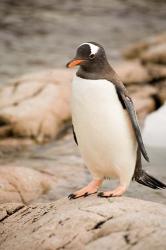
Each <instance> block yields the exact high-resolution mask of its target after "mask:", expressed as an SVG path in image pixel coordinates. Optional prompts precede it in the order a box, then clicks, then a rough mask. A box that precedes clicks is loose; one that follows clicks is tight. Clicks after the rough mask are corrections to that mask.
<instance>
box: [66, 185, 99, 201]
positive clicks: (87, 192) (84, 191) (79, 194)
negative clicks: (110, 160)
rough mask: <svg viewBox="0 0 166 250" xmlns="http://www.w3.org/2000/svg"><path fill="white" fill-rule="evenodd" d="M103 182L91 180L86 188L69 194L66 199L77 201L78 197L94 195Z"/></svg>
mask: <svg viewBox="0 0 166 250" xmlns="http://www.w3.org/2000/svg"><path fill="white" fill-rule="evenodd" d="M102 181H103V180H93V181H91V182H90V183H89V184H88V185H87V186H86V187H84V188H82V189H80V190H78V191H76V192H75V193H72V194H69V196H68V198H69V200H71V199H77V198H80V197H87V196H89V195H91V194H95V193H97V191H98V188H99V187H100V185H101V183H102Z"/></svg>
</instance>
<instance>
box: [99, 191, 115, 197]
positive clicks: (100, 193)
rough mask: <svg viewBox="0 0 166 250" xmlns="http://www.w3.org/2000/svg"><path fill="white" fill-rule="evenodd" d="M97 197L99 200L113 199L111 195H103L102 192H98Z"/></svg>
mask: <svg viewBox="0 0 166 250" xmlns="http://www.w3.org/2000/svg"><path fill="white" fill-rule="evenodd" d="M97 196H98V197H100V198H110V197H113V194H110V195H105V194H104V192H99V193H98V194H97Z"/></svg>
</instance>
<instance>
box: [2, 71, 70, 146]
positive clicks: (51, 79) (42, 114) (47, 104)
mask: <svg viewBox="0 0 166 250" xmlns="http://www.w3.org/2000/svg"><path fill="white" fill-rule="evenodd" d="M72 74H73V73H72V72H71V71H67V70H60V69H59V70H50V71H46V72H40V73H36V74H35V73H34V74H30V75H26V76H23V77H21V78H19V79H18V80H16V81H14V82H12V83H10V84H8V85H5V86H2V87H1V90H0V124H1V128H0V134H1V136H10V135H14V136H16V137H18V136H19V137H20V136H21V137H30V138H33V139H35V140H36V141H38V142H44V141H47V140H50V139H53V138H55V136H56V135H57V133H58V132H59V131H60V129H61V128H62V124H63V123H64V121H66V120H68V119H69V118H70V108H69V99H70V88H71V87H70V82H71V79H72Z"/></svg>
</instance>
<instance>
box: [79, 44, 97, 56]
mask: <svg viewBox="0 0 166 250" xmlns="http://www.w3.org/2000/svg"><path fill="white" fill-rule="evenodd" d="M84 44H87V45H89V47H90V51H91V53H90V55H92V54H94V55H95V54H96V53H97V51H98V50H99V47H98V46H97V45H94V44H93V43H82V44H81V45H80V46H79V47H81V46H82V45H84Z"/></svg>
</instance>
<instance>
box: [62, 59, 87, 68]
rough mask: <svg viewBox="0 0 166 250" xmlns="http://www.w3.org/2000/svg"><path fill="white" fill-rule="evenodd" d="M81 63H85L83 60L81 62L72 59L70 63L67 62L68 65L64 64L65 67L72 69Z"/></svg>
mask: <svg viewBox="0 0 166 250" xmlns="http://www.w3.org/2000/svg"><path fill="white" fill-rule="evenodd" d="M83 62H85V60H83V59H78V58H74V59H72V60H71V61H70V62H68V63H67V64H66V67H67V68H73V67H75V66H77V65H80V64H82V63H83Z"/></svg>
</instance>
